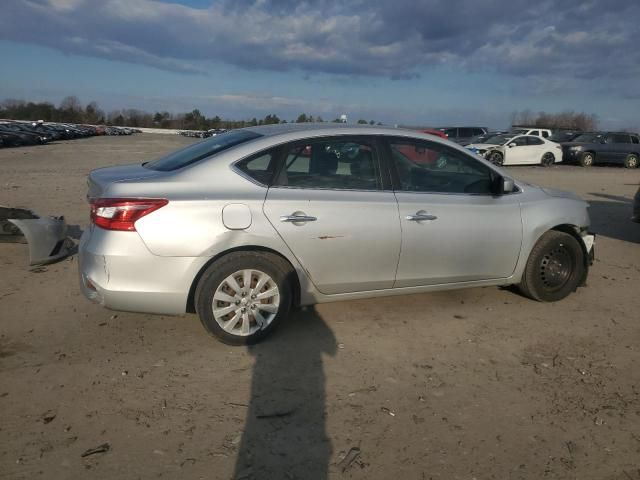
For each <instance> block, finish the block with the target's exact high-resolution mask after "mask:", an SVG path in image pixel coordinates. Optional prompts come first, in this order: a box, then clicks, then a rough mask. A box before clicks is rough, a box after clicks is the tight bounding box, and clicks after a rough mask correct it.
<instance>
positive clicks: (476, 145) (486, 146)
mask: <svg viewBox="0 0 640 480" xmlns="http://www.w3.org/2000/svg"><path fill="white" fill-rule="evenodd" d="M501 146H502V145H495V144H493V143H470V144H469V145H465V147H466V148H477V149H478V150H479V149H481V148H482V149H484V150H487V149H489V148H496V147H501Z"/></svg>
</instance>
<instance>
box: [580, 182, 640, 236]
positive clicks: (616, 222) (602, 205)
mask: <svg viewBox="0 0 640 480" xmlns="http://www.w3.org/2000/svg"><path fill="white" fill-rule="evenodd" d="M589 195H592V196H594V197H598V198H603V199H606V200H589V201H588V202H589V215H590V216H591V230H592V231H593V232H595V233H596V234H597V235H602V236H604V237H609V238H615V239H616V240H623V241H625V242H632V243H640V228H638V227H640V225H638V224H637V223H633V222H632V221H631V215H632V208H633V200H631V199H629V198H625V197H620V196H617V195H608V194H604V193H590V194H589Z"/></svg>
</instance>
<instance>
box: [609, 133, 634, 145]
mask: <svg viewBox="0 0 640 480" xmlns="http://www.w3.org/2000/svg"><path fill="white" fill-rule="evenodd" d="M611 143H631V137H630V136H629V135H622V134H613V135H611Z"/></svg>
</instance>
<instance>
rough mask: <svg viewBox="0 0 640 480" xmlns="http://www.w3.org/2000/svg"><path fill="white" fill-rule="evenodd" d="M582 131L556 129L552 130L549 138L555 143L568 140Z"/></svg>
mask: <svg viewBox="0 0 640 480" xmlns="http://www.w3.org/2000/svg"><path fill="white" fill-rule="evenodd" d="M583 133H584V132H578V131H575V130H557V131H554V132H553V134H552V135H551V136H550V137H549V140H551V141H552V142H556V143H565V142H570V141H571V140H573V139H574V138H576V137H577V136H579V135H582V134H583Z"/></svg>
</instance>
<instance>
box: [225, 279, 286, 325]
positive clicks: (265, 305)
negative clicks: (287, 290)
mask: <svg viewBox="0 0 640 480" xmlns="http://www.w3.org/2000/svg"><path fill="white" fill-rule="evenodd" d="M212 307H213V316H214V318H215V320H216V322H217V323H218V325H220V328H222V329H223V330H224V331H225V332H227V333H229V334H232V335H239V336H248V335H252V334H254V333H255V332H257V331H258V330H262V329H265V328H266V327H267V326H269V324H271V322H272V321H273V319H274V318H275V317H276V315H277V313H278V309H279V307H280V291H279V290H278V285H277V284H276V282H275V281H274V280H273V279H272V278H271V277H270V276H269V275H267V274H266V273H264V272H262V271H260V270H251V269H245V270H238V271H237V272H235V273H233V274H231V275H229V276H228V277H227V278H225V279H224V280H223V281H222V282H221V283H220V285H218V288H217V289H216V291H215V293H214V295H213V302H212Z"/></svg>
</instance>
